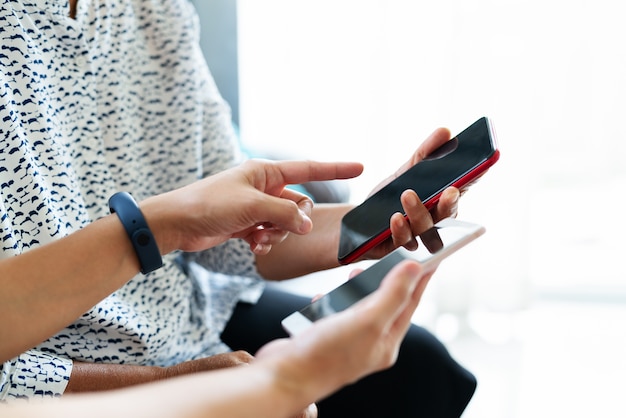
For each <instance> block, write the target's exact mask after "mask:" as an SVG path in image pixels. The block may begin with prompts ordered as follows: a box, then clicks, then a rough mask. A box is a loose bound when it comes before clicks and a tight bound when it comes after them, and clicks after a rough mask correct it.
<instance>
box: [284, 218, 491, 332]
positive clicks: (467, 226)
mask: <svg viewBox="0 0 626 418" xmlns="http://www.w3.org/2000/svg"><path fill="white" fill-rule="evenodd" d="M484 232H485V228H484V227H483V226H481V225H478V224H474V223H470V222H463V221H459V220H457V219H453V218H446V219H443V220H442V221H440V222H438V223H436V224H435V225H434V226H433V227H432V228H430V229H427V230H426V231H424V232H423V233H421V234H419V235H418V237H417V241H418V248H417V250H415V251H409V250H406V249H405V248H403V247H400V248H397V249H396V250H395V251H393V252H391V253H389V254H388V255H387V256H385V257H383V258H382V259H380V260H379V261H378V262H376V263H375V264H373V265H372V266H370V267H369V268H367V269H366V270H364V271H362V272H361V273H359V274H358V275H356V276H355V277H353V278H352V279H350V280H348V281H346V282H345V283H344V284H342V285H341V286H339V287H337V288H336V289H334V290H332V291H331V292H329V293H328V294H326V295H324V296H322V297H321V298H319V299H317V300H316V301H315V302H313V303H311V304H310V305H307V306H306V307H304V308H303V309H301V310H300V311H297V312H294V313H293V314H291V315H289V316H288V317H286V318H285V319H283V321H282V326H283V328H284V329H285V330H286V331H287V332H288V333H289V334H290V335H296V334H299V333H301V332H302V331H304V330H305V329H307V328H308V327H310V326H311V325H312V324H313V322H315V321H318V320H319V319H321V318H324V317H326V316H328V315H332V314H333V313H336V312H339V311H342V310H344V309H346V308H348V307H349V306H351V305H353V304H354V303H356V302H358V301H359V300H361V299H362V298H364V297H365V296H367V295H369V294H370V293H372V292H374V291H375V290H376V289H378V286H379V285H380V282H381V280H382V279H383V278H384V277H385V275H386V274H387V273H388V272H389V271H390V270H391V269H392V268H393V267H394V266H395V265H396V264H398V263H399V262H401V261H402V260H405V259H413V260H417V261H418V262H419V263H420V264H422V267H423V269H422V274H423V275H426V274H430V273H432V272H433V271H434V270H435V268H437V266H438V265H439V263H440V262H441V261H442V260H443V259H444V258H446V257H448V256H449V255H450V254H452V253H454V252H455V251H457V250H458V249H459V248H461V247H463V246H465V245H467V244H468V243H470V242H472V241H473V240H475V239H476V238H478V237H479V236H481V235H482V234H483V233H484Z"/></svg>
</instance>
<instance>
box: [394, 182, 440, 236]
mask: <svg viewBox="0 0 626 418" xmlns="http://www.w3.org/2000/svg"><path fill="white" fill-rule="evenodd" d="M400 201H401V202H402V208H403V209H404V213H405V214H406V217H407V219H408V221H409V225H410V227H411V233H412V234H413V236H416V235H419V234H421V233H422V232H424V231H426V230H427V229H429V228H431V227H432V226H433V224H434V223H433V218H432V217H431V216H430V212H428V209H426V207H425V206H424V205H423V204H422V202H421V200H420V198H419V197H418V196H417V193H415V192H414V191H413V190H405V191H404V192H403V193H402V195H401V196H400Z"/></svg>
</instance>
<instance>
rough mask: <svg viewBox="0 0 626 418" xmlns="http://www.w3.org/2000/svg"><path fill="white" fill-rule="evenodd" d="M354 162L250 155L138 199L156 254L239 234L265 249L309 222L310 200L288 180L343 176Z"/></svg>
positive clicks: (354, 171) (353, 171) (358, 168)
mask: <svg viewBox="0 0 626 418" xmlns="http://www.w3.org/2000/svg"><path fill="white" fill-rule="evenodd" d="M362 170H363V166H362V165H361V164H359V163H322V162H314V161H280V162H272V161H265V160H250V161H247V162H245V163H243V164H242V165H240V166H237V167H234V168H232V169H230V170H226V171H224V172H221V173H218V174H216V175H214V176H211V177H208V178H205V179H203V180H200V181H197V182H195V183H193V184H191V185H188V186H186V187H183V188H180V189H177V190H174V191H172V192H169V193H166V194H162V195H159V196H154V197H151V198H149V199H146V200H145V201H143V202H142V203H141V210H142V212H143V213H144V216H145V217H146V220H147V222H148V224H149V225H150V228H151V229H152V230H153V234H154V235H155V238H156V240H157V242H158V245H159V249H160V251H161V253H163V254H165V253H168V252H170V251H173V250H176V249H180V250H184V251H199V250H203V249H206V248H209V247H212V246H215V245H217V244H220V243H222V242H224V241H226V240H228V239H229V238H242V239H244V240H245V241H246V242H248V243H249V244H250V248H251V250H252V251H254V252H255V253H256V254H266V253H267V252H269V251H270V249H271V248H272V245H274V244H277V243H280V242H282V241H283V240H284V239H285V238H286V236H287V235H288V234H289V232H293V233H296V234H300V235H302V234H306V233H308V232H309V231H311V228H312V227H313V225H312V222H311V219H310V214H311V210H312V207H313V202H312V201H311V199H310V198H309V197H308V196H306V195H304V194H301V193H298V192H296V191H294V190H291V189H288V188H287V187H286V186H287V185H289V184H299V183H304V182H310V181H322V180H333V179H347V178H352V177H355V176H358V175H359V174H360V173H361V172H362Z"/></svg>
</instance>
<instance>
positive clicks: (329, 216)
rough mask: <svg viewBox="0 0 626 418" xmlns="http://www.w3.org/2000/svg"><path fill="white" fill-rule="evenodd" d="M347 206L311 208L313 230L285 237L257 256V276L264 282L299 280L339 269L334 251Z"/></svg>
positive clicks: (323, 205) (335, 251)
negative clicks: (305, 233)
mask: <svg viewBox="0 0 626 418" xmlns="http://www.w3.org/2000/svg"><path fill="white" fill-rule="evenodd" d="M351 208H352V206H351V205H348V204H321V205H316V206H315V207H314V208H313V212H312V214H311V219H312V221H313V230H312V231H311V232H310V233H309V234H307V235H297V234H289V236H288V237H287V239H285V240H284V241H283V242H282V243H280V244H278V245H274V246H273V248H272V251H270V253H269V254H267V255H263V256H257V258H256V261H257V268H258V270H259V273H260V274H261V275H262V276H263V277H264V278H266V279H268V280H283V279H291V278H294V277H299V276H302V275H305V274H309V273H313V272H316V271H320V270H325V269H329V268H333V267H337V266H339V262H338V261H337V249H338V245H339V234H340V231H341V218H342V217H343V215H344V214H345V213H346V212H347V211H348V210H350V209H351Z"/></svg>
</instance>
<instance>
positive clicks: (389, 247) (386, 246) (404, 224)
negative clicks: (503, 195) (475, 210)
mask: <svg viewBox="0 0 626 418" xmlns="http://www.w3.org/2000/svg"><path fill="white" fill-rule="evenodd" d="M449 140H450V131H449V130H448V129H445V128H439V129H437V130H435V131H434V132H433V133H432V134H431V135H430V136H429V137H428V138H426V140H425V141H424V142H423V143H422V144H421V145H420V146H419V148H418V149H417V150H416V151H415V153H414V154H413V155H412V156H411V158H410V159H409V160H408V161H407V162H405V163H404V164H403V165H402V166H401V167H400V168H399V169H398V170H397V171H396V172H395V173H394V174H393V175H391V176H389V177H388V178H386V179H385V180H383V181H382V182H381V183H379V184H378V186H376V187H375V188H374V190H373V191H372V192H371V194H374V193H375V192H377V191H378V190H380V189H382V188H383V187H384V186H385V185H387V184H388V183H390V182H391V181H393V180H394V179H395V178H397V177H398V176H400V175H401V174H402V173H404V172H405V171H407V170H408V169H409V168H411V167H412V166H413V165H415V164H417V163H418V162H420V161H422V160H423V159H424V158H425V157H426V156H428V155H429V154H430V153H431V152H433V151H434V150H435V149H437V148H438V147H439V146H441V145H442V144H444V143H445V142H447V141H449ZM467 187H468V186H465V187H464V188H463V190H459V189H457V188H455V187H449V188H447V189H446V190H444V191H443V193H442V195H441V197H440V199H439V202H438V203H437V204H436V205H435V206H434V207H433V208H431V209H430V212H429V211H428V210H427V209H426V208H425V207H424V205H423V204H422V203H421V200H420V198H419V196H417V194H416V193H415V192H414V191H413V190H406V191H405V192H403V194H402V196H401V202H402V208H403V210H404V213H405V214H406V218H405V217H404V215H403V214H401V213H395V214H394V215H393V216H392V217H391V219H390V221H389V223H390V228H391V238H390V239H388V240H386V241H385V242H383V243H382V244H380V245H378V246H376V247H375V248H373V249H372V250H371V251H369V252H368V253H367V254H366V258H381V257H383V256H384V255H386V254H387V253H389V252H391V251H393V250H394V249H395V248H397V247H399V246H404V247H405V248H407V249H408V250H415V249H416V248H417V241H416V239H415V237H416V236H417V235H419V234H420V233H422V232H423V231H425V230H427V229H428V228H430V227H431V226H433V224H434V223H436V222H438V221H440V220H441V219H444V218H447V217H456V215H457V212H458V201H459V197H460V196H461V194H462V192H463V191H465V190H466V188H467Z"/></svg>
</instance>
